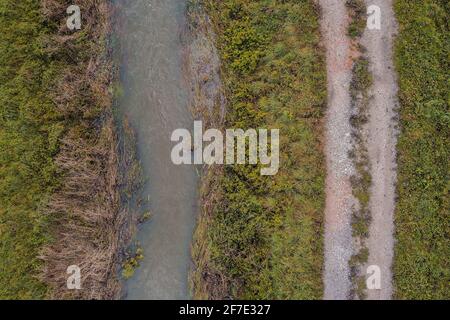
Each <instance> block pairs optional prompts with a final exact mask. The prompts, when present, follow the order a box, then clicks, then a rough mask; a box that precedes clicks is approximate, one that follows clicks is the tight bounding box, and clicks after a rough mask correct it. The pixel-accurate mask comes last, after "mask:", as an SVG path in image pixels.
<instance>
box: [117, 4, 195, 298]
mask: <svg viewBox="0 0 450 320" xmlns="http://www.w3.org/2000/svg"><path fill="white" fill-rule="evenodd" d="M115 3H116V8H117V14H116V15H117V17H118V21H119V23H118V24H119V27H118V28H117V29H118V31H117V32H116V38H117V41H118V46H119V47H120V48H121V55H120V57H121V59H120V69H121V83H122V87H123V91H124V92H123V96H122V97H121V98H120V99H119V101H118V105H119V106H118V108H119V111H120V113H123V114H125V115H126V116H127V118H128V119H129V121H130V124H131V126H132V127H133V128H134V129H135V131H136V134H137V151H138V156H139V159H140V162H141V166H142V170H143V175H144V179H145V185H144V187H143V197H144V198H145V199H147V198H148V199H149V209H150V211H151V213H152V218H151V220H150V221H149V222H147V223H145V224H144V225H142V226H141V227H140V228H139V231H138V235H137V240H138V241H139V243H140V246H141V247H142V249H143V251H144V256H145V257H144V259H143V261H141V266H140V267H139V268H138V269H137V270H136V272H135V275H134V276H133V277H132V278H131V279H130V280H128V281H127V283H126V289H127V290H126V291H127V296H126V297H127V299H187V298H189V290H188V271H189V267H190V263H191V260H190V245H191V240H192V234H193V229H194V226H195V220H196V214H197V192H198V191H197V189H198V177H197V174H196V170H195V168H194V167H193V166H175V165H173V164H172V162H171V159H170V152H171V149H172V147H173V145H174V143H173V142H171V141H170V137H171V133H172V131H173V130H174V129H177V128H192V127H193V120H192V116H191V113H190V110H189V89H188V84H187V83H186V81H185V80H184V79H183V71H182V70H183V63H182V60H183V46H182V42H181V33H182V30H184V28H185V24H186V21H185V9H186V8H185V7H186V1H184V0H117V1H115Z"/></svg>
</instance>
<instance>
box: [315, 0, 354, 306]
mask: <svg viewBox="0 0 450 320" xmlns="http://www.w3.org/2000/svg"><path fill="white" fill-rule="evenodd" d="M319 3H320V5H321V7H322V20H321V28H322V36H323V39H324V45H325V48H326V51H327V54H326V56H327V77H328V109H327V116H326V146H325V153H326V157H327V179H326V193H327V197H326V206H325V269H324V276H323V277H324V299H326V300H336V299H338V300H343V299H348V298H349V295H350V290H351V281H350V268H349V264H348V261H349V259H350V257H351V256H352V255H353V243H352V242H353V239H352V230H351V217H352V207H353V206H354V205H355V199H354V197H353V195H352V187H351V183H350V178H351V176H352V175H353V174H354V166H353V163H352V160H351V159H350V158H349V151H350V150H351V147H352V140H351V125H350V116H351V98H350V92H349V88H350V82H351V79H352V52H351V44H350V40H349V39H348V37H347V28H348V22H349V17H348V13H347V9H346V6H345V1H342V0H320V1H319Z"/></svg>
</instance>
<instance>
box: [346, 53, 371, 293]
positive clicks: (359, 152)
mask: <svg viewBox="0 0 450 320" xmlns="http://www.w3.org/2000/svg"><path fill="white" fill-rule="evenodd" d="M371 85H372V75H371V74H370V72H369V62H368V60H367V59H366V58H364V57H359V58H358V59H357V60H356V61H355V62H354V65H353V78H352V82H351V88H350V94H351V97H352V104H353V106H352V108H353V109H354V114H353V115H352V117H351V118H350V122H351V125H352V137H353V139H354V142H355V143H354V148H353V150H352V151H351V154H350V156H351V158H352V159H353V163H354V166H355V170H356V173H355V175H354V176H352V178H351V183H352V192H353V196H354V197H355V199H357V200H358V204H359V207H358V208H353V214H352V231H353V237H354V238H356V239H358V243H359V244H358V248H357V250H355V251H356V252H355V254H354V255H353V256H352V258H351V259H350V262H349V265H350V268H351V276H352V281H353V295H356V296H357V297H358V298H359V299H364V298H365V290H364V289H365V287H366V285H365V274H364V272H363V271H362V270H361V267H362V266H363V264H364V263H366V262H367V260H368V258H369V250H368V248H367V244H366V240H367V238H368V237H369V227H370V222H371V213H370V209H369V199H370V191H369V190H370V186H371V183H372V176H371V174H370V162H369V156H368V151H367V144H366V137H365V136H364V134H363V126H364V125H365V124H366V123H367V121H368V117H369V112H368V111H369V110H368V108H369V100H370V97H369V93H368V90H369V88H370V86H371Z"/></svg>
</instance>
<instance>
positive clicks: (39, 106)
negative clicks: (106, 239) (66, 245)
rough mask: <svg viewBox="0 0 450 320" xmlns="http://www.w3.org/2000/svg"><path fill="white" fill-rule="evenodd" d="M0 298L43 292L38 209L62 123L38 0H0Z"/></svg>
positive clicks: (51, 178) (51, 184)
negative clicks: (53, 97)
mask: <svg viewBox="0 0 450 320" xmlns="http://www.w3.org/2000/svg"><path fill="white" fill-rule="evenodd" d="M0 29H1V30H2V32H1V33H0V299H4V298H19V299H27V298H42V297H43V296H44V295H45V294H46V286H45V285H43V284H42V283H41V282H40V281H38V280H37V278H36V276H37V274H38V269H39V267H40V263H39V261H38V260H37V259H36V256H37V254H38V250H39V248H40V247H41V246H42V245H43V244H44V243H45V241H46V239H47V234H46V223H47V222H48V221H46V220H47V219H45V218H43V216H42V215H41V214H40V213H39V210H40V208H42V206H43V204H44V203H45V201H46V200H47V199H48V197H49V194H50V193H51V192H52V191H54V190H55V188H56V187H57V185H58V182H59V179H58V178H57V173H56V166H55V163H54V161H53V157H54V156H55V154H56V152H57V151H58V143H57V142H58V138H59V137H60V135H61V132H62V130H63V128H64V125H63V124H62V121H61V120H60V118H59V117H58V112H57V110H56V108H55V105H54V104H53V103H52V101H51V99H50V95H49V88H50V87H51V84H52V83H53V79H54V78H55V76H56V75H57V71H58V67H57V65H56V64H55V63H53V62H52V61H50V59H49V56H48V54H46V53H45V50H44V48H43V43H44V42H43V37H44V36H45V35H46V34H48V33H49V28H48V26H46V25H45V24H44V23H43V17H42V15H41V14H40V1H19V2H17V1H13V0H0Z"/></svg>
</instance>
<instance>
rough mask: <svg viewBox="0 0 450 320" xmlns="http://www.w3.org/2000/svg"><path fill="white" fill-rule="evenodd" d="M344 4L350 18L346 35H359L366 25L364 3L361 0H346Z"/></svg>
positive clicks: (354, 36) (352, 36) (355, 36)
mask: <svg viewBox="0 0 450 320" xmlns="http://www.w3.org/2000/svg"><path fill="white" fill-rule="evenodd" d="M345 5H346V6H347V8H348V10H349V15H350V19H351V21H350V25H349V27H348V35H349V36H350V37H351V38H358V37H361V36H362V34H363V32H364V29H365V27H366V5H365V4H364V1H363V0H347V2H346V3H345Z"/></svg>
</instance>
